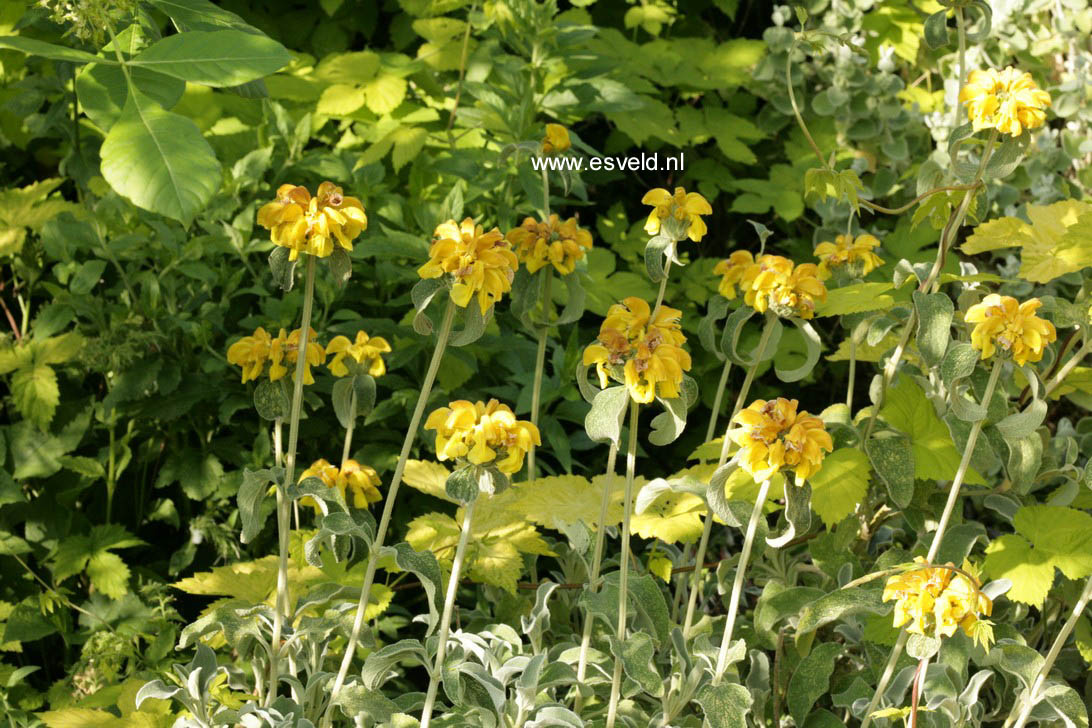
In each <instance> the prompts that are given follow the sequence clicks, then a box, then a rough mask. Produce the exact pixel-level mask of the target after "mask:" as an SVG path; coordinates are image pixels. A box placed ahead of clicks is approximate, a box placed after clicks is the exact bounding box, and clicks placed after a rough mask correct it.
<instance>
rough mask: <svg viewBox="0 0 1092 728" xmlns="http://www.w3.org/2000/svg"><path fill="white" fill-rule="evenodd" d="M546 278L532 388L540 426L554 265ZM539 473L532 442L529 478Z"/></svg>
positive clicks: (534, 412) (534, 417)
mask: <svg viewBox="0 0 1092 728" xmlns="http://www.w3.org/2000/svg"><path fill="white" fill-rule="evenodd" d="M544 275H545V276H546V280H545V281H544V282H543V284H542V313H543V317H544V318H545V321H544V322H543V324H542V328H541V329H539V332H538V349H537V350H536V351H535V379H534V384H533V385H532V388H531V424H532V425H534V426H535V427H538V410H539V407H540V406H541V404H542V376H543V374H544V373H545V370H546V340H547V339H548V338H549V334H550V309H552V308H553V306H552V305H551V304H552V301H551V300H550V288H551V287H552V286H551V284H552V283H553V281H554V267H553V266H552V265H550V266H547V267H546V272H545V274H544ZM537 475H538V472H537V470H536V469H535V446H534V444H533V443H532V444H531V447H530V448H528V450H527V480H534V479H535V478H536V477H537Z"/></svg>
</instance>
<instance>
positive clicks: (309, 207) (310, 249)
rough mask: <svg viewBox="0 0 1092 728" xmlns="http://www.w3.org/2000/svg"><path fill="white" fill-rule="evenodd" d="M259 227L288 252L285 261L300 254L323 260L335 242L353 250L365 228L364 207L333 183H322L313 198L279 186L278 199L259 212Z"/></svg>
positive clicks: (294, 187) (292, 187) (299, 189)
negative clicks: (265, 230) (357, 238)
mask: <svg viewBox="0 0 1092 728" xmlns="http://www.w3.org/2000/svg"><path fill="white" fill-rule="evenodd" d="M258 224H259V225H261V226H262V227H264V228H266V229H268V230H269V238H270V240H272V241H273V243H274V244H276V245H280V246H281V247H285V248H288V250H289V253H288V259H289V260H296V258H298V257H299V254H300V253H309V254H311V255H315V256H318V257H319V258H325V257H327V256H329V255H330V254H331V253H333V252H334V242H335V241H336V242H337V244H338V245H340V246H341V247H342V248H345V250H352V249H353V239H354V238H355V237H356V236H357V235H359V234H360V232H361V231H362V230H364V229H366V228H367V227H368V216H367V215H365V214H364V205H363V204H361V202H360V200H358V199H357V198H355V197H347V196H345V194H344V193H343V192H342V190H341V188H340V187H338V186H337V185H335V184H334V183H333V182H323V183H322V184H320V185H319V187H318V191H317V192H316V193H315V196H314V197H312V196H311V193H310V192H308V191H307V188H306V187H301V186H299V185H290V184H287V185H281V186H280V187H278V188H277V199H275V200H273V201H272V202H269V203H266V204H265V205H262V208H261V209H260V210H258Z"/></svg>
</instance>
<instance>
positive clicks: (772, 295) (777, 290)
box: [713, 250, 827, 319]
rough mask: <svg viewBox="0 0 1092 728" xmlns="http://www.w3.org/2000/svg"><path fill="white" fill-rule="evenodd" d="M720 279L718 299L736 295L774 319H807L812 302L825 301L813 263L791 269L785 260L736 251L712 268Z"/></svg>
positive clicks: (824, 292) (812, 308)
mask: <svg viewBox="0 0 1092 728" xmlns="http://www.w3.org/2000/svg"><path fill="white" fill-rule="evenodd" d="M713 273H715V274H717V275H719V276H720V277H721V280H720V285H719V287H718V290H719V291H720V295H722V296H724V297H725V298H727V299H729V300H731V299H734V298H735V297H736V295H737V288H738V290H739V292H742V293H743V302H744V303H746V304H747V305H748V306H750V307H752V308H753V309H754V310H756V311H758V312H759V313H765V312H766V311H767V310H770V309H772V310H773V312H774V313H776V314H777V315H778V316H784V317H792V316H795V317H798V318H802V319H810V318H812V317H813V316H814V315H815V302H816V301H825V300H826V298H827V287H826V286H825V285H824V284H823V282H822V281H821V280H819V269H818V267H816V265H815V264H814V263H802V264H800V265H795V266H794V265H793V262H792V261H791V260H789V259H788V258H784V257H782V256H780V255H771V254H769V253H764V254H761V255H758V256H752V255H751V253H750V252H748V251H746V250H737V251H735V252H734V253H732V254H731V255H730V256H729V257H728V258H727V259H726V260H722V261H721V262H720V263H718V264H717V265H716V267H715V268H713Z"/></svg>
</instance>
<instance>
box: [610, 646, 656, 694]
mask: <svg viewBox="0 0 1092 728" xmlns="http://www.w3.org/2000/svg"><path fill="white" fill-rule="evenodd" d="M610 651H611V653H612V654H613V655H614V656H615V657H616V658H618V659H619V660H621V661H622V668H623V669H624V670H625V672H626V675H627V676H628V677H629V678H630V679H631V680H633V681H635V682H636V683H637V684H638V685H640V686H641V689H642V690H643V691H644V692H646V693H647V694H649V695H652V696H653V697H657V698H659V697H661V696H663V694H664V679H663V677H661V676H660V674H659V673H658V672H657V671H656V662H655V656H656V650H655V647H654V646H653V644H652V637H651V636H649V635H648V634H646V633H644V632H634V633H633V634H631V635H630V636H629V637H627V638H626V639H625V641H622V640H619V639H618V638H617V637H616V636H614V635H611V636H610Z"/></svg>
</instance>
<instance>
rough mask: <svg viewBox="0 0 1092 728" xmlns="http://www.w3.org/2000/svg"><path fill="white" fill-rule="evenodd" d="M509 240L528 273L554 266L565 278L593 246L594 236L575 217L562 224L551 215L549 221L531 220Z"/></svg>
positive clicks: (509, 233) (508, 237) (510, 232)
mask: <svg viewBox="0 0 1092 728" xmlns="http://www.w3.org/2000/svg"><path fill="white" fill-rule="evenodd" d="M505 238H506V239H507V240H508V242H509V243H511V244H512V245H513V246H514V247H515V249H516V256H517V257H518V258H519V262H521V263H523V265H524V266H525V267H526V268H527V272H528V273H535V272H536V271H538V270H539V269H540V268H542V267H543V266H545V265H547V264H550V265H552V266H553V267H554V269H555V270H556V271H557V272H558V273H560V274H561V275H568V274H569V273H572V272H573V269H574V268H576V263H577V261H579V260H583V258H584V254H585V253H586V252H587V251H588V250H590V249H591V246H592V236H591V233H590V232H588V231H587V230H585V229H584V228H582V227H580V226H579V225H578V224H577V222H576V218H575V217H570V218H569V219H568V220H565V221H564V222H562V221H561V219H560V218H559V217H558V216H557V215H550V219H549V221H547V222H538V221H537V220H535V219H534V218H533V217H529V218H527V219H525V220H524V221H523V224H522V225H520V226H519V227H518V228H515V229H514V230H510V231H508V235H506V236H505Z"/></svg>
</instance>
